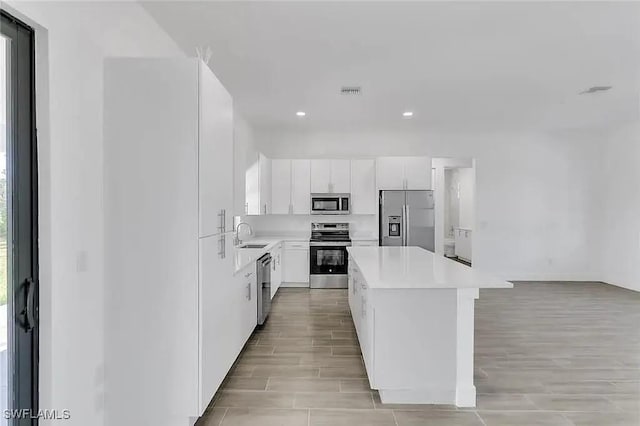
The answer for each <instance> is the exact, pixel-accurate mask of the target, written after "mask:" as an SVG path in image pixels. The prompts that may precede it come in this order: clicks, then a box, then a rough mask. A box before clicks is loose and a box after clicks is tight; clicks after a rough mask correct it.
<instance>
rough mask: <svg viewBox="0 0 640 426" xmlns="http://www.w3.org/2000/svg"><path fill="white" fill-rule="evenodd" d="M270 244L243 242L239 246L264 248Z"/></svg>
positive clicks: (242, 247)
mask: <svg viewBox="0 0 640 426" xmlns="http://www.w3.org/2000/svg"><path fill="white" fill-rule="evenodd" d="M268 245H269V244H243V245H241V246H240V247H239V248H241V249H263V248H265V247H266V246H268Z"/></svg>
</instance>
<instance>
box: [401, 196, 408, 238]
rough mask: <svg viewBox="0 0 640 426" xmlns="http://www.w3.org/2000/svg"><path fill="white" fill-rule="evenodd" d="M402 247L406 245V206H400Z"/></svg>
mask: <svg viewBox="0 0 640 426" xmlns="http://www.w3.org/2000/svg"><path fill="white" fill-rule="evenodd" d="M402 245H403V246H406V245H407V205H406V204H405V205H403V206H402Z"/></svg>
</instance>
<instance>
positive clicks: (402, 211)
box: [380, 191, 435, 251]
mask: <svg viewBox="0 0 640 426" xmlns="http://www.w3.org/2000/svg"><path fill="white" fill-rule="evenodd" d="M380 245H381V246H418V247H422V248H424V249H426V250H429V251H434V248H435V210H434V201H433V191H380Z"/></svg>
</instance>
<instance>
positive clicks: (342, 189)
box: [311, 160, 351, 193]
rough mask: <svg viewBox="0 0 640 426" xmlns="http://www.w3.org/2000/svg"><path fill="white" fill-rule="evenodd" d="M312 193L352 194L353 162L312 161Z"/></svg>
mask: <svg viewBox="0 0 640 426" xmlns="http://www.w3.org/2000/svg"><path fill="white" fill-rule="evenodd" d="M311 192H312V193H324V192H334V193H347V192H351V161H349V160H311Z"/></svg>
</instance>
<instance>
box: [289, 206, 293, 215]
mask: <svg viewBox="0 0 640 426" xmlns="http://www.w3.org/2000/svg"><path fill="white" fill-rule="evenodd" d="M289 214H293V204H289Z"/></svg>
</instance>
